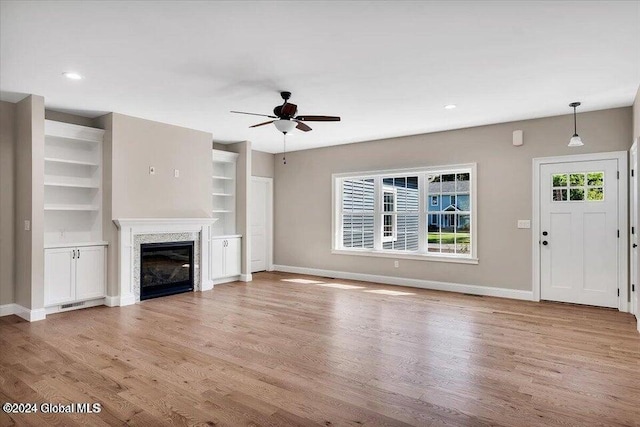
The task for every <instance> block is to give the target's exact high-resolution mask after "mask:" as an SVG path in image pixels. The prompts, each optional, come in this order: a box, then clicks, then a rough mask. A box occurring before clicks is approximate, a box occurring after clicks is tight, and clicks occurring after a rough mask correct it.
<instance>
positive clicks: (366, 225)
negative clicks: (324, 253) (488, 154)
mask: <svg viewBox="0 0 640 427" xmlns="http://www.w3.org/2000/svg"><path fill="white" fill-rule="evenodd" d="M474 177H475V165H462V166H451V167H442V168H424V169H412V170H404V171H402V170H400V171H379V172H369V173H366V174H339V175H334V177H333V179H334V199H335V206H336V209H335V212H334V215H335V221H334V243H333V250H334V251H336V252H341V251H346V252H351V251H353V252H354V253H357V254H359V255H372V256H398V255H400V256H398V257H403V256H404V257H408V258H416V257H418V258H419V257H425V258H429V257H432V258H434V259H435V258H438V259H443V258H451V259H453V260H459V261H460V262H462V261H463V260H464V259H467V260H469V262H471V261H476V258H477V256H476V253H475V248H476V246H477V245H476V242H475V236H474V230H475V220H474V218H475V212H474V206H475V203H474V200H475V194H474V190H473V189H474V188H475V187H474V185H475V183H474Z"/></svg>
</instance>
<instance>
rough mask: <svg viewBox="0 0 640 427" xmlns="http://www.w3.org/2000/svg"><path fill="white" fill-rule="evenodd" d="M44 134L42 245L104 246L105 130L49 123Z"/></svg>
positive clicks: (57, 246) (51, 246)
mask: <svg viewBox="0 0 640 427" xmlns="http://www.w3.org/2000/svg"><path fill="white" fill-rule="evenodd" d="M44 133H45V134H44V155H43V157H44V168H45V174H44V203H43V205H44V244H45V246H47V247H49V248H61V247H78V246H80V245H83V244H85V245H88V246H100V245H99V244H98V245H96V244H95V243H96V242H102V241H103V233H102V139H103V136H104V130H102V129H96V128H90V127H87V126H78V125H74V124H70V123H61V122H56V121H52V120H45V132H44ZM60 245H63V246H60ZM69 245H71V246H69Z"/></svg>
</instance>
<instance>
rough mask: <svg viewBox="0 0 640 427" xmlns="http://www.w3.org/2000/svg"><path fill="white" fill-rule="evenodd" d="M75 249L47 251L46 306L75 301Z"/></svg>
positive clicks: (45, 272) (45, 268)
mask: <svg viewBox="0 0 640 427" xmlns="http://www.w3.org/2000/svg"><path fill="white" fill-rule="evenodd" d="M74 251H75V249H74V248H58V249H45V251H44V305H45V306H50V305H57V304H65V303H68V302H72V301H73V300H74V299H75V296H76V295H75V288H76V284H75V277H76V272H75V266H76V260H75V259H74V257H73V255H74Z"/></svg>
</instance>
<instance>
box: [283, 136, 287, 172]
mask: <svg viewBox="0 0 640 427" xmlns="http://www.w3.org/2000/svg"><path fill="white" fill-rule="evenodd" d="M282 145H283V147H284V148H283V150H282V164H285V165H286V164H287V134H286V133H283V136H282Z"/></svg>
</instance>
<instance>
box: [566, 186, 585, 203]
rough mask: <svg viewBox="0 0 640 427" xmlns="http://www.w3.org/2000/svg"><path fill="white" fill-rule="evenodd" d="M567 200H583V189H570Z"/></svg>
mask: <svg viewBox="0 0 640 427" xmlns="http://www.w3.org/2000/svg"><path fill="white" fill-rule="evenodd" d="M569 200H584V189H583V188H572V189H571V191H570V192H569Z"/></svg>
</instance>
